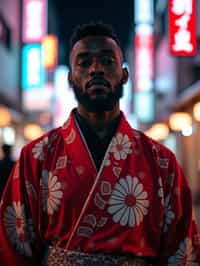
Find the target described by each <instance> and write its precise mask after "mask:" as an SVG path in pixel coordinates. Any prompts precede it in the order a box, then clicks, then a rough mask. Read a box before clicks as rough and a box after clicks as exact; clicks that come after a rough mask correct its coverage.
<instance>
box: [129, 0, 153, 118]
mask: <svg viewBox="0 0 200 266" xmlns="http://www.w3.org/2000/svg"><path fill="white" fill-rule="evenodd" d="M134 18H135V39H134V61H135V62H134V112H135V114H136V117H137V119H138V121H139V122H141V123H150V122H152V121H153V119H154V93H153V74H154V73H153V70H154V67H153V66H154V62H153V51H154V36H153V21H154V17H153V1H152V0H135V16H134Z"/></svg>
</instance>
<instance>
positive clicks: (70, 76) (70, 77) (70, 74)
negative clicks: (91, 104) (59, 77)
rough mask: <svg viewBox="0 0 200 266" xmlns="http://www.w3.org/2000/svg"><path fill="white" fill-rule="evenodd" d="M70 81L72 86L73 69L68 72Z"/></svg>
mask: <svg viewBox="0 0 200 266" xmlns="http://www.w3.org/2000/svg"><path fill="white" fill-rule="evenodd" d="M68 82H69V85H70V87H72V73H71V71H69V72H68Z"/></svg>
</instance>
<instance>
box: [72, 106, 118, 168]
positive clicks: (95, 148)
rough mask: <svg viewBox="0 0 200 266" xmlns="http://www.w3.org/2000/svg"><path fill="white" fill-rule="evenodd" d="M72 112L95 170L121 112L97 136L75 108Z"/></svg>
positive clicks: (98, 166) (99, 164) (100, 161)
mask: <svg viewBox="0 0 200 266" xmlns="http://www.w3.org/2000/svg"><path fill="white" fill-rule="evenodd" d="M73 112H74V115H75V118H76V121H77V123H78V125H79V127H80V129H81V132H82V134H83V136H84V138H85V140H86V143H87V146H88V148H89V151H90V153H91V155H92V158H93V160H94V163H95V165H96V168H97V170H99V168H100V166H101V163H102V160H103V158H104V155H105V153H106V150H107V148H108V145H109V143H110V141H111V139H112V137H113V135H114V133H115V130H116V128H117V126H118V124H119V121H120V118H121V114H120V115H119V116H118V117H116V118H115V119H114V120H112V121H111V122H110V123H109V125H106V129H105V133H104V134H103V135H104V136H102V137H99V135H97V133H96V132H95V130H94V129H93V128H92V127H91V126H90V125H89V123H88V122H87V120H86V119H85V118H83V117H82V116H81V115H80V114H79V113H78V111H77V109H74V111H73Z"/></svg>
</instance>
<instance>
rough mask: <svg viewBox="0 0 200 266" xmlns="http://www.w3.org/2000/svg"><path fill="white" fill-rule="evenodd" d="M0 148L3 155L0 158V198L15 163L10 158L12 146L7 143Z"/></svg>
mask: <svg viewBox="0 0 200 266" xmlns="http://www.w3.org/2000/svg"><path fill="white" fill-rule="evenodd" d="M1 149H2V154H3V157H2V159H1V160H0V199H1V196H2V194H3V191H4V188H5V186H6V183H7V180H8V177H9V175H10V173H11V170H12V168H13V166H14V163H15V161H14V160H13V158H12V146H11V145H8V144H3V145H2V147H1Z"/></svg>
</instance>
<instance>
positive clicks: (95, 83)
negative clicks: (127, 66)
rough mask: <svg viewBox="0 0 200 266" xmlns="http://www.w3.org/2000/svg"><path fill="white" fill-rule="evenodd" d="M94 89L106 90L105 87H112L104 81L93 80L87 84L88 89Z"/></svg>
mask: <svg viewBox="0 0 200 266" xmlns="http://www.w3.org/2000/svg"><path fill="white" fill-rule="evenodd" d="M92 87H100V88H101V87H102V88H103V87H104V88H105V87H110V84H109V83H108V82H107V81H106V80H103V79H92V80H90V81H89V82H88V83H87V85H86V88H92Z"/></svg>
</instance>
